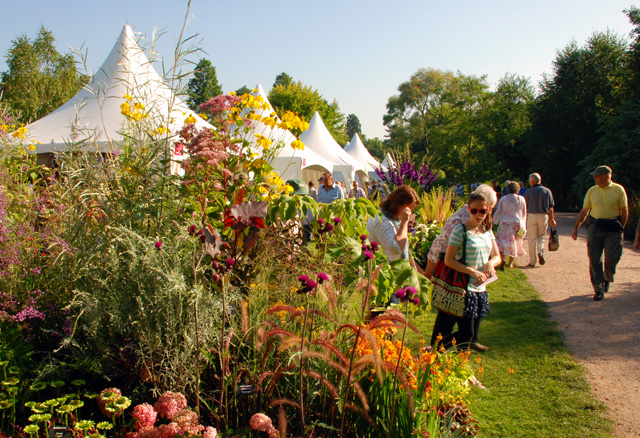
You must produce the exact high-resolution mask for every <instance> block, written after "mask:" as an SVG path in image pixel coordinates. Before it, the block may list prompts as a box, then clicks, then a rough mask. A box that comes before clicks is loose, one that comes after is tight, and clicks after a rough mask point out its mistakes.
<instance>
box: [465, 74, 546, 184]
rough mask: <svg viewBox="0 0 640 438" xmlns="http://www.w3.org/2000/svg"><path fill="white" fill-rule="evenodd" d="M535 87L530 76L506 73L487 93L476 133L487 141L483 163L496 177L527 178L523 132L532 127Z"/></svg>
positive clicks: (484, 142)
mask: <svg viewBox="0 0 640 438" xmlns="http://www.w3.org/2000/svg"><path fill="white" fill-rule="evenodd" d="M534 101H535V89H534V87H533V86H532V85H531V82H530V81H529V79H527V78H525V77H522V76H518V75H513V74H506V75H505V76H503V77H502V78H501V79H500V81H499V82H498V85H497V87H496V91H495V92H493V93H490V94H488V95H487V99H486V100H485V101H484V104H483V107H482V109H481V110H480V114H479V123H478V125H477V129H476V133H477V136H478V140H479V141H480V142H481V143H483V144H484V149H483V153H484V155H485V156H484V158H483V160H482V161H483V166H484V167H485V169H486V170H487V171H488V172H490V174H491V175H493V177H494V178H496V179H499V180H503V179H504V178H514V177H519V178H524V179H525V180H526V177H527V176H528V175H529V174H530V173H531V172H530V171H529V169H528V168H527V166H526V165H525V164H524V162H523V160H522V143H523V136H524V135H525V133H526V132H527V131H528V130H529V128H530V127H531V120H530V111H531V107H532V105H533V103H534Z"/></svg>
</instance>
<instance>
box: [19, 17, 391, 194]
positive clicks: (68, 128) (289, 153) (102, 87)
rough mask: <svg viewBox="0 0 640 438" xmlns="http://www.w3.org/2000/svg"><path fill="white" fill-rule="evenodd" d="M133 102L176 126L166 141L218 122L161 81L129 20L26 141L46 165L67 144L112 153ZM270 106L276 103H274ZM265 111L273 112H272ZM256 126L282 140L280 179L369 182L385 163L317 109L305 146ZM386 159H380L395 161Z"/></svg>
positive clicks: (154, 119) (157, 120)
mask: <svg viewBox="0 0 640 438" xmlns="http://www.w3.org/2000/svg"><path fill="white" fill-rule="evenodd" d="M254 95H256V96H262V98H263V99H264V100H265V102H267V103H268V99H267V95H266V93H265V91H264V89H263V88H262V86H261V85H260V84H258V86H257V90H256V91H255V92H254ZM136 104H138V107H136V108H138V110H140V109H141V108H142V110H140V111H143V112H144V114H145V115H146V116H147V117H148V119H149V121H150V122H151V123H149V125H150V126H154V125H155V127H156V128H158V127H160V126H161V127H163V128H166V129H167V130H168V132H171V133H173V136H172V137H170V138H169V139H168V141H175V140H176V139H177V134H176V133H177V132H178V131H179V130H180V129H181V128H182V126H183V125H184V121H185V119H187V118H189V117H192V118H193V119H195V120H196V122H195V124H196V127H197V128H212V129H213V126H212V125H210V124H209V123H208V122H206V121H205V120H203V119H202V118H200V117H199V116H198V115H197V114H195V113H194V112H193V111H191V110H190V109H189V107H188V106H187V105H186V104H185V103H184V102H183V101H182V100H181V99H180V98H179V97H177V96H176V95H175V92H174V91H173V90H172V89H171V87H169V86H168V85H167V84H165V83H164V82H163V80H162V78H161V77H160V75H158V73H157V72H156V71H155V70H154V68H153V65H152V62H151V61H149V59H148V58H147V56H146V55H145V53H144V51H143V50H142V48H141V47H140V46H139V44H138V42H137V40H136V38H135V35H134V33H133V30H132V29H131V27H130V26H129V25H125V26H124V28H123V29H122V32H121V34H120V36H119V38H118V40H117V42H116V44H115V45H114V47H113V49H112V50H111V53H110V54H109V56H108V57H107V59H106V60H105V62H104V63H103V64H102V66H101V67H100V70H99V71H98V72H97V73H96V74H95V75H94V76H93V78H92V79H91V81H90V82H89V83H88V84H87V85H86V86H85V87H84V88H83V89H82V90H80V91H79V92H78V93H77V94H76V95H75V96H74V97H73V98H71V99H70V100H69V101H68V102H67V103H65V104H64V105H62V106H61V107H60V108H58V109H56V110H55V111H53V112H52V113H50V114H48V115H47V116H45V117H43V118H42V119H39V120H37V121H35V122H33V123H30V124H29V125H27V127H26V128H27V137H26V141H27V142H33V143H38V144H36V151H35V152H36V153H37V154H38V161H39V162H41V163H45V164H50V163H51V158H52V156H53V154H54V153H55V152H61V151H65V150H67V149H68V148H69V145H70V144H76V145H79V146H80V147H81V148H82V149H84V150H90V151H96V152H115V151H117V150H119V149H120V148H121V143H122V142H123V140H125V135H126V134H125V133H126V132H127V127H128V126H129V122H128V118H127V116H126V115H125V114H124V113H126V111H125V110H123V108H125V109H126V108H128V105H129V106H130V107H131V108H134V107H135V105H136ZM269 108H272V107H271V104H270V103H269ZM133 111H134V112H135V111H136V110H135V109H133ZM262 112H263V113H269V114H270V113H271V112H272V111H262ZM133 115H134V116H135V115H136V114H135V113H134V114H133ZM263 115H264V114H263ZM255 132H257V133H259V134H261V135H264V136H265V137H268V138H271V139H272V140H273V141H274V142H282V143H283V144H284V147H283V148H282V150H281V151H280V152H279V155H278V157H277V158H276V159H275V162H274V167H275V169H276V171H277V172H278V173H279V174H280V176H281V177H282V179H283V180H287V179H290V178H301V179H303V180H305V181H310V180H311V181H315V180H317V179H318V177H319V176H320V175H321V174H322V173H323V172H327V171H329V172H333V174H334V178H335V180H336V181H342V182H344V183H345V185H346V186H347V187H350V186H351V183H352V181H354V180H355V179H358V180H360V182H364V181H365V180H366V179H367V178H377V176H376V175H375V172H374V168H375V167H380V164H379V163H378V162H377V161H376V160H375V158H373V157H372V156H371V154H370V153H369V151H367V149H366V147H365V146H364V144H363V143H362V140H361V139H360V137H359V136H358V134H355V135H354V136H353V138H352V139H351V141H350V142H349V143H347V145H346V146H345V148H344V149H343V148H342V147H341V146H340V145H339V144H338V143H337V142H336V141H335V140H334V139H333V137H332V136H331V134H330V133H329V131H328V130H327V128H326V126H325V125H324V122H323V121H322V119H321V117H320V114H318V112H316V113H314V115H313V117H312V118H311V120H310V122H309V129H308V130H306V131H305V132H303V133H302V135H301V136H300V140H301V141H302V142H303V143H304V144H305V149H304V150H295V149H293V148H292V147H291V143H292V142H293V141H294V140H295V136H294V135H293V134H292V133H291V132H289V131H288V130H285V129H281V128H279V127H277V126H276V127H274V128H270V127H269V126H266V125H264V124H263V123H261V122H257V123H256V126H255ZM171 154H172V158H173V159H174V160H176V161H179V160H181V159H182V158H184V157H183V156H181V155H179V154H178V155H176V154H174V152H173V151H172V152H171ZM388 158H389V159H388V160H385V162H383V164H387V165H388V164H390V163H391V161H389V160H390V157H388ZM172 172H174V173H176V172H178V165H177V163H174V165H173V166H172Z"/></svg>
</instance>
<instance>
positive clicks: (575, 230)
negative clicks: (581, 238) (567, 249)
mask: <svg viewBox="0 0 640 438" xmlns="http://www.w3.org/2000/svg"><path fill="white" fill-rule="evenodd" d="M590 211H591V209H590V208H583V209H582V210H580V214H579V215H578V220H577V221H576V225H575V226H574V227H573V233H571V238H572V239H573V240H576V239H577V238H578V228H580V225H582V223H583V222H584V220H585V219H586V218H587V215H588V214H589V212H590Z"/></svg>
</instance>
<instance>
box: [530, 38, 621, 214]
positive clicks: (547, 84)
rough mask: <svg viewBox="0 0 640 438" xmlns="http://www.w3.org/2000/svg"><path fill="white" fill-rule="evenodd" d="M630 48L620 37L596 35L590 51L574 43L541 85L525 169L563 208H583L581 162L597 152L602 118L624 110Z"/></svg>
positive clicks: (589, 41)
mask: <svg viewBox="0 0 640 438" xmlns="http://www.w3.org/2000/svg"><path fill="white" fill-rule="evenodd" d="M626 48H627V46H626V43H625V42H624V41H623V40H622V39H621V38H620V37H618V36H616V35H614V34H612V33H610V32H606V33H598V32H596V33H594V34H593V35H592V36H591V37H590V39H589V40H588V41H587V42H586V44H585V45H584V47H580V46H578V44H577V43H576V42H575V41H574V42H571V43H570V44H569V45H568V46H567V47H565V48H564V49H563V50H562V51H560V52H559V53H558V55H557V57H556V59H555V61H554V63H553V75H552V76H548V77H546V78H545V79H544V80H543V82H542V83H541V88H542V93H541V95H540V96H539V97H538V99H537V101H536V103H535V105H534V107H533V111H532V126H531V130H530V132H529V134H528V135H527V139H526V142H525V144H524V148H523V151H524V154H523V158H525V163H526V165H527V167H528V168H530V169H532V171H539V172H541V173H543V172H544V173H545V175H543V177H544V178H545V180H546V181H547V183H548V184H549V186H550V187H551V188H552V190H553V191H554V195H555V197H556V200H557V201H559V203H560V204H563V203H564V204H566V205H579V204H580V201H581V198H582V196H583V195H584V193H581V189H580V188H576V187H572V185H573V181H574V177H576V175H579V174H582V175H583V176H584V177H585V178H586V179H588V175H587V174H585V173H584V172H585V169H584V168H583V167H582V166H580V164H579V163H580V162H581V161H583V160H584V159H585V158H586V157H588V156H589V155H590V154H591V153H592V152H593V150H594V149H595V147H596V145H597V143H598V139H599V138H600V137H601V135H602V134H601V133H600V132H599V128H600V122H599V120H600V118H601V117H603V116H605V115H612V114H614V113H615V108H616V107H617V106H618V105H619V104H620V93H619V84H620V80H621V79H622V75H623V67H624V60H625V56H626Z"/></svg>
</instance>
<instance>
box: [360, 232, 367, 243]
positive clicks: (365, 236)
mask: <svg viewBox="0 0 640 438" xmlns="http://www.w3.org/2000/svg"><path fill="white" fill-rule="evenodd" d="M360 240H362V241H363V242H364V241H365V240H367V235H366V234H362V235H361V236H360Z"/></svg>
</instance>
